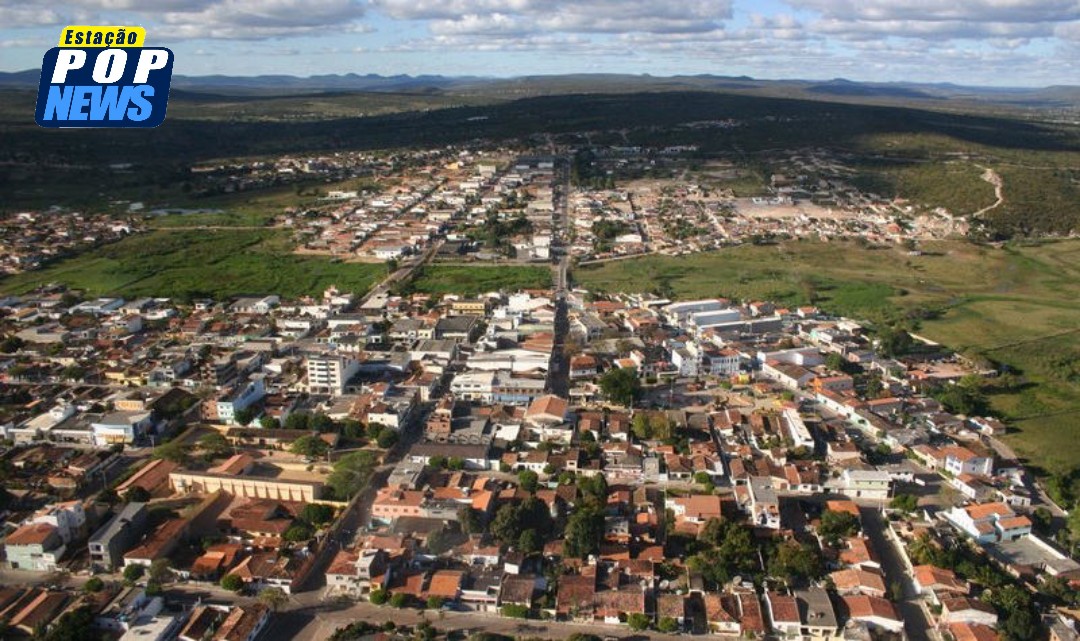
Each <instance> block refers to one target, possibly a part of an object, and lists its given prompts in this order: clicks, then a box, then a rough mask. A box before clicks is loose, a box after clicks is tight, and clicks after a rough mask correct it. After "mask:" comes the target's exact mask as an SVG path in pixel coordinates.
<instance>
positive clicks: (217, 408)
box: [0, 121, 1080, 641]
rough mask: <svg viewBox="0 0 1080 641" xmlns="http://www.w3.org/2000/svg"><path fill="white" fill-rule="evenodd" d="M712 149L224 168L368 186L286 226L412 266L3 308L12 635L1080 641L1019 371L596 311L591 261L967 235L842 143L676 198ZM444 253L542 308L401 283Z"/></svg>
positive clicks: (806, 318)
mask: <svg viewBox="0 0 1080 641" xmlns="http://www.w3.org/2000/svg"><path fill="white" fill-rule="evenodd" d="M700 126H723V127H737V126H739V123H738V122H728V121H723V122H716V123H702V124H701V125H700ZM692 151H693V150H692V149H688V148H682V147H673V148H669V149H663V150H658V151H645V150H641V149H637V148H633V147H603V148H598V149H596V150H595V151H593V152H590V155H589V156H588V157H586V156H585V155H584V154H582V153H580V152H579V153H577V154H575V155H567V156H553V155H545V154H542V153H538V152H536V151H535V150H532V151H531V152H530V153H527V154H519V153H516V152H514V151H512V150H510V149H495V148H477V149H440V150H432V151H423V152H408V153H406V152H402V153H400V154H399V156H398V157H393V158H390V157H385V156H381V157H376V156H373V155H371V156H368V155H363V154H353V155H342V156H339V157H311V158H304V157H295V156H294V157H290V158H283V159H279V160H277V161H266V162H261V163H255V164H253V165H247V164H236V165H221V166H213V167H210V166H206V167H199V168H197V169H198V171H193V180H194V181H195V182H194V184H193V186H192V189H193V190H194V191H195V192H199V191H207V190H216V191H215V193H217V192H221V193H229V192H233V191H243V190H245V189H249V188H253V186H254V185H258V184H261V181H278V182H277V183H275V184H281V183H282V182H284V183H288V181H289V180H290V178H289V176H291V175H293V174H296V173H315V174H320V172H322V173H325V176H326V178H327V180H333V181H340V180H342V179H344V178H345V177H357V176H371V175H373V174H374V175H378V176H379V180H378V181H377V182H372V186H371V188H369V189H366V190H365V189H356V190H350V189H342V190H336V189H335V190H329V191H327V192H326V193H325V194H324V195H322V196H321V197H320V199H319V204H318V205H317V206H313V207H311V208H303V209H300V208H295V207H290V208H287V209H283V211H281V212H280V213H278V214H277V215H276V216H275V218H274V219H273V221H272V223H271V224H272V225H273V226H274V227H276V228H284V229H288V230H290V233H291V234H292V235H293V237H294V240H295V241H296V250H295V251H296V252H297V253H300V254H313V255H330V256H333V257H335V258H340V259H341V260H342V261H344V262H360V263H362V262H376V263H386V264H388V265H389V275H388V276H387V278H386V280H384V281H383V282H382V283H380V284H378V285H377V286H375V287H374V288H372V289H371V290H369V291H355V292H354V291H342V290H339V289H338V288H337V287H333V286H331V287H329V288H327V289H326V290H325V291H324V292H322V294H321V295H319V296H313V297H306V298H297V299H287V298H284V297H282V296H280V295H278V294H277V293H275V292H272V291H269V292H263V293H261V294H260V295H253V296H248V297H241V298H233V299H230V300H213V299H193V300H177V299H171V298H164V297H146V298H139V299H134V300H127V299H124V298H120V297H91V296H86V295H84V293H82V292H79V291H74V290H71V289H68V288H66V287H64V286H62V285H48V286H43V287H40V288H38V289H36V290H35V291H33V292H30V293H27V294H24V295H18V296H9V297H6V298H3V299H2V300H0V315H2V317H0V329H2V334H0V336H2V340H0V382H2V383H3V386H2V388H0V390H2V394H3V399H2V403H0V438H2V439H3V446H2V447H0V475H2V476H0V478H2V480H3V489H2V491H0V510H2V514H3V521H2V527H3V530H2V532H3V536H2V539H0V545H2V547H3V566H4V570H3V571H2V575H0V576H3V577H4V582H3V583H4V587H2V588H0V621H2V622H3V623H2V626H3V627H2V628H0V636H2V637H3V638H34V635H36V634H40V633H41V631H42V630H44V629H46V628H47V627H48V625H49V624H50V622H53V621H55V620H57V619H59V618H61V617H62V616H65V615H64V613H72V612H76V613H78V615H79V616H80V617H83V619H80V620H81V621H82V624H83V625H96V626H97V627H99V628H101V629H103V630H106V631H109V633H110V634H111V635H112V638H117V639H123V640H124V641H134V640H135V639H139V640H147V641H159V640H160V641H168V640H171V639H180V640H182V641H205V640H208V639H209V640H213V641H219V640H220V641H253V640H254V639H256V638H257V637H260V635H263V636H262V637H261V638H293V637H292V635H293V634H295V635H297V636H296V637H295V638H310V639H340V640H345V639H359V638H372V639H374V638H380V637H378V636H370V637H369V636H367V635H379V634H382V635H388V636H385V637H382V638H397V637H394V636H392V635H394V634H399V633H400V630H402V629H406V628H407V629H411V630H413V631H414V632H415V634H416V635H418V636H406V637H402V638H424V639H429V640H430V639H431V638H433V637H434V636H435V635H441V634H448V635H449V634H452V633H453V632H454V631H473V632H477V631H481V632H482V631H487V632H490V633H493V634H494V633H499V634H507V635H510V636H515V635H523V636H530V637H538V638H550V637H554V638H568V637H571V636H573V635H575V634H577V635H586V634H590V635H600V636H602V637H610V638H622V637H625V636H628V635H631V634H641V635H647V636H649V637H651V638H657V639H669V638H673V637H674V635H698V636H700V637H701V638H719V639H807V640H810V639H813V640H820V641H828V640H836V641H840V640H850V641H864V640H871V639H888V640H900V639H911V640H913V641H914V640H919V639H933V640H935V641H937V640H944V639H953V640H955V641H989V640H991V639H999V638H1008V639H1020V638H1038V637H1039V636H1040V635H1044V634H1049V635H1050V637H1049V638H1052V639H1061V640H1066V639H1077V638H1078V636H1077V630H1080V628H1077V624H1076V620H1077V619H1076V618H1077V617H1078V616H1080V613H1078V612H1077V611H1076V610H1073V609H1069V608H1068V607H1065V606H1061V607H1058V606H1056V605H1053V606H1049V607H1047V606H1046V604H1047V603H1050V602H1052V599H1054V598H1058V599H1059V600H1061V601H1063V602H1064V601H1065V599H1062V598H1061V595H1065V594H1071V593H1072V592H1073V591H1074V590H1075V589H1076V588H1077V586H1080V564H1078V563H1077V562H1076V561H1075V560H1073V558H1072V557H1071V556H1070V555H1071V553H1072V552H1074V550H1070V549H1068V548H1066V547H1062V546H1061V544H1060V543H1061V542H1060V541H1059V540H1057V539H1056V538H1055V537H1054V536H1053V535H1052V534H1051V533H1050V530H1049V529H1048V524H1049V521H1050V519H1051V518H1053V517H1062V516H1063V513H1062V511H1061V509H1060V508H1059V507H1058V506H1056V505H1055V504H1054V503H1053V501H1051V499H1050V498H1049V497H1048V496H1047V495H1046V493H1045V492H1044V490H1043V488H1041V487H1040V485H1039V484H1038V483H1037V482H1036V480H1035V477H1034V475H1033V474H1032V472H1031V471H1030V470H1028V469H1025V467H1024V465H1023V464H1022V463H1021V462H1020V461H1018V460H1017V457H1016V456H1015V455H1014V454H1013V453H1012V452H1011V450H1010V449H1009V448H1008V447H1007V446H1006V445H1005V444H1004V443H1002V442H1001V441H1000V440H999V437H1000V436H1002V435H1003V434H1005V433H1006V432H1007V430H1008V429H1009V426H1008V425H1006V424H1004V423H1003V422H1001V421H1000V420H998V419H995V418H993V417H989V416H983V415H979V414H975V413H972V412H970V411H969V410H967V404H966V403H965V400H966V399H967V396H966V395H967V394H968V393H969V391H970V390H971V388H972V386H973V384H974V383H977V382H978V381H980V380H983V379H986V378H991V377H995V376H998V375H1000V374H1001V372H998V371H997V370H994V369H988V368H986V367H985V366H984V364H983V363H979V362H973V361H972V360H970V359H968V358H965V357H964V356H962V355H960V354H957V353H955V352H953V351H951V350H949V349H948V348H947V347H945V346H942V345H939V344H936V343H934V342H932V341H929V340H927V339H925V338H922V337H920V336H915V335H910V334H907V333H899V334H897V333H886V332H881V331H873V330H872V329H871V328H868V327H867V324H866V323H865V322H864V320H863V319H858V318H846V317H840V316H836V315H833V314H830V313H828V311H827V310H824V309H819V308H818V307H816V306H803V307H796V308H791V307H786V306H784V305H782V304H781V303H779V302H777V301H769V300H732V299H725V298H703V299H697V300H676V299H672V298H669V297H663V296H660V295H657V294H656V293H649V292H630V291H628V292H594V291H588V290H586V289H583V288H580V287H574V285H573V283H572V280H573V276H572V271H571V270H572V265H578V264H585V263H588V262H590V261H605V260H617V259H619V258H620V257H623V256H631V255H639V254H649V253H656V254H666V255H679V254H683V253H688V252H696V251H704V250H707V249H715V248H719V247H724V246H729V245H734V244H741V243H752V242H757V241H759V240H760V239H762V238H801V237H804V236H808V235H812V236H813V237H815V238H819V239H822V240H829V239H834V238H846V237H855V236H858V237H862V238H867V239H869V240H870V241H873V242H886V243H893V244H897V245H901V246H905V247H908V246H909V247H910V251H917V249H918V243H920V242H922V241H924V240H928V239H933V238H939V237H944V236H946V235H948V234H955V233H963V231H964V224H965V223H964V222H963V221H962V220H960V219H953V218H952V217H951V216H950V215H949V214H948V212H943V211H928V212H917V211H915V210H914V209H912V205H909V204H907V203H903V202H898V201H895V200H886V199H883V198H880V197H876V196H874V195H872V194H866V193H863V192H861V191H859V190H858V189H856V188H855V187H853V186H852V185H850V184H848V183H847V182H845V180H844V176H845V168H844V166H843V161H842V159H838V158H835V157H832V156H829V155H828V154H826V153H825V152H823V151H820V150H814V149H806V150H800V151H799V152H796V153H793V154H792V155H791V156H790V157H789V158H787V160H786V163H787V166H788V168H789V169H790V171H788V172H787V173H786V174H784V175H780V174H773V175H772V176H771V177H770V179H769V183H770V184H769V186H768V187H767V189H766V190H765V191H764V192H763V193H761V194H760V195H758V196H752V197H737V196H736V195H735V194H734V193H731V192H726V193H725V192H720V191H716V190H713V189H710V188H709V187H707V186H705V185H703V184H701V183H700V182H696V181H690V180H684V179H683V178H681V176H682V175H683V173H684V171H683V168H684V161H685V159H682V160H680V158H681V156H682V155H683V154H686V153H689V152H692ZM615 168H617V170H618V171H619V172H620V176H622V175H627V174H631V175H639V176H640V178H637V179H633V180H622V179H620V181H619V183H618V187H615V186H614V185H613V183H612V182H611V181H609V180H608V179H607V177H608V176H610V171H609V169H610V170H614V169H615ZM702 171H704V172H706V173H708V172H732V171H738V170H737V169H735V168H732V167H723V166H716V167H705V168H704V169H702ZM320 175H321V174H320ZM132 205H136V204H134V203H133V204H132ZM131 212H132V215H131V221H132V222H130V223H124V224H120V223H116V222H115V218H109V219H108V220H110V221H113V222H109V223H106V222H104V221H105V219H103V218H99V217H96V216H89V215H84V214H76V213H70V212H69V213H66V214H65V213H61V214H57V215H56V216H53V217H50V218H49V219H48V220H50V221H53V222H51V223H50V224H49V225H48V226H41V225H39V224H37V223H38V221H39V216H38V214H34V213H28V214H26V215H25V216H20V217H16V218H15V219H14V220H12V221H10V222H9V223H8V224H6V225H5V226H3V227H2V228H0V233H2V234H3V235H4V242H5V244H20V243H22V244H25V243H23V241H20V240H19V239H20V238H26V237H27V236H26V235H27V234H33V235H34V236H35V237H38V238H40V239H42V240H41V242H40V243H35V246H38V245H40V246H41V247H47V248H49V250H50V251H53V252H62V251H65V249H67V248H69V247H71V246H73V245H77V244H92V243H98V242H105V241H107V240H109V239H110V238H112V237H114V236H117V235H123V234H129V233H134V232H136V231H137V230H138V225H139V224H141V221H144V220H145V218H144V217H145V216H149V217H153V216H157V215H183V214H168V213H148V212H142V211H141V206H134V207H133V208H132V209H131ZM899 213H904V214H905V218H904V221H903V224H901V222H898V220H897V216H896V215H897V214H899ZM912 214H917V215H912ZM46 238H47V239H49V240H45V239H46ZM60 239H62V240H63V242H59V241H60ZM42 260H47V257H43V256H40V255H30V254H27V255H23V256H10V257H8V256H5V257H4V263H3V268H4V269H5V270H11V271H27V270H32V269H35V268H36V267H37V266H38V262H40V261H42ZM439 261H451V262H454V263H458V262H467V261H472V262H490V263H497V264H502V263H507V264H509V263H531V264H536V265H540V266H544V267H546V268H550V269H551V273H552V278H551V281H550V282H551V284H550V285H548V286H546V287H538V288H521V289H517V290H512V291H511V290H506V291H490V292H483V293H480V294H476V293H470V294H465V293H454V292H451V293H444V294H432V293H428V292H418V291H413V290H412V289H411V288H410V287H409V279H410V278H411V277H412V276H413V275H414V272H416V271H418V270H422V269H423V267H424V265H426V264H434V263H438V262H439ZM326 604H332V605H333V606H334V607H332V608H327V609H326V611H320V614H319V615H318V616H317V617H315V618H314V619H313V620H311V621H309V622H307V623H306V624H305V627H303V629H301V630H292V632H290V633H289V634H285V633H284V632H281V633H280V634H281V635H282V636H280V637H279V636H276V635H275V633H269V636H267V634H268V633H266V632H264V630H284V629H286V627H287V625H288V623H289V621H290V616H291V613H292V612H293V611H294V610H297V609H301V608H316V607H322V606H324V605H326ZM5 635H10V637H9V636H5ZM462 638H463V637H462ZM579 638H580V637H579Z"/></svg>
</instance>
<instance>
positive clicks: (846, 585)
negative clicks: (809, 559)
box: [829, 568, 885, 593]
mask: <svg viewBox="0 0 1080 641" xmlns="http://www.w3.org/2000/svg"><path fill="white" fill-rule="evenodd" d="M829 578H831V579H832V581H833V585H835V586H836V589H837V590H840V591H842V592H845V591H850V590H870V591H874V592H881V593H884V592H885V579H884V578H883V577H882V576H881V575H880V574H878V573H877V572H870V571H868V570H863V569H861V568H852V569H848V570H840V571H838V572H833V573H832V574H830V575H829Z"/></svg>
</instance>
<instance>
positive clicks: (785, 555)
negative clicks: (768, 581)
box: [769, 541, 822, 583]
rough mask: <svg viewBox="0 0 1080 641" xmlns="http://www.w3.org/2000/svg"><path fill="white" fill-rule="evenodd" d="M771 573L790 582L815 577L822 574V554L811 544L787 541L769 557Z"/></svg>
mask: <svg viewBox="0 0 1080 641" xmlns="http://www.w3.org/2000/svg"><path fill="white" fill-rule="evenodd" d="M769 574H771V575H773V576H776V577H781V578H783V579H784V580H786V581H787V582H788V583H794V582H802V581H806V580H809V579H815V578H817V577H819V576H821V574H822V565H821V555H820V553H819V552H818V550H817V549H816V548H814V547H813V546H811V545H809V544H804V545H800V544H799V543H797V542H795V541H785V542H783V543H781V544H780V545H778V546H777V547H776V552H775V553H774V554H773V555H772V558H771V559H769Z"/></svg>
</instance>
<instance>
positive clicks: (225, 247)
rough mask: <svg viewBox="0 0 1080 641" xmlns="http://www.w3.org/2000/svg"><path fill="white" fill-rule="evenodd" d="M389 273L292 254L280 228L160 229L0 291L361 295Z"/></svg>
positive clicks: (0, 283)
mask: <svg viewBox="0 0 1080 641" xmlns="http://www.w3.org/2000/svg"><path fill="white" fill-rule="evenodd" d="M385 274H386V267H385V266H384V265H382V264H378V265H370V264H356V263H349V264H345V263H339V262H334V261H331V260H329V259H326V258H320V257H312V256H297V255H294V254H292V253H291V252H290V250H289V242H288V240H287V233H286V232H283V231H278V230H270V229H265V230H262V229H260V230H237V229H223V230H212V229H199V230H186V229H184V230H180V229H178V230H160V231H152V232H149V233H146V234H139V235H136V236H131V237H129V238H126V239H124V240H122V241H120V242H118V243H113V244H111V245H106V246H104V247H99V248H97V249H95V250H93V251H89V252H87V253H85V254H82V255H80V256H77V257H75V258H69V259H66V260H61V261H59V262H57V263H55V264H53V265H50V266H49V267H46V268H45V269H42V270H38V271H34V272H27V273H24V274H18V275H16V276H12V277H9V278H5V279H2V280H0V291H2V292H5V293H13V294H18V293H23V292H26V291H29V290H32V289H34V288H35V287H37V286H39V285H42V284H45V283H52V282H57V283H65V284H67V285H68V286H69V287H73V288H76V289H83V290H86V292H87V293H88V294H90V295H92V296H98V295H106V294H113V295H121V296H126V297H137V296H166V297H170V298H177V299H180V300H190V299H192V298H199V297H210V298H217V299H224V298H228V297H231V296H238V295H242V294H250V295H256V294H279V295H281V296H284V297H296V296H303V295H313V294H318V293H319V292H321V291H322V290H323V289H325V288H326V287H328V286H329V285H337V287H338V288H339V289H341V290H342V291H352V292H356V293H363V292H365V291H367V290H368V288H370V287H371V285H372V284H373V283H375V281H377V280H378V279H379V278H381V277H383V276H384V275H385Z"/></svg>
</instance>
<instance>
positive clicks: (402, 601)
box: [389, 592, 409, 608]
mask: <svg viewBox="0 0 1080 641" xmlns="http://www.w3.org/2000/svg"><path fill="white" fill-rule="evenodd" d="M389 603H390V606H391V607H394V608H404V607H405V606H407V605H409V595H407V594H403V593H401V592H398V593H397V594H395V595H393V596H391V597H390V601H389Z"/></svg>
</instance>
